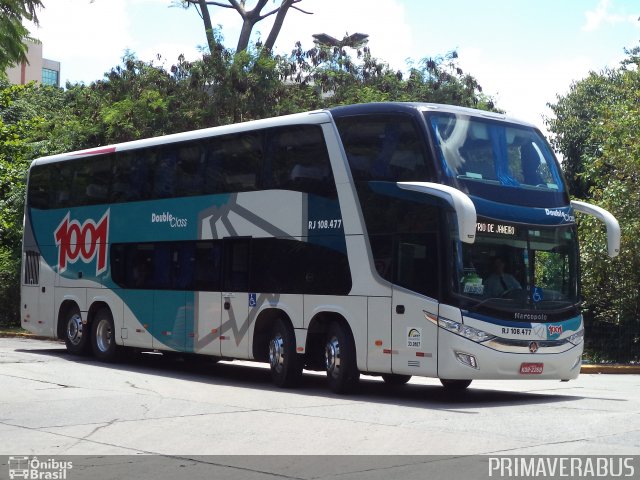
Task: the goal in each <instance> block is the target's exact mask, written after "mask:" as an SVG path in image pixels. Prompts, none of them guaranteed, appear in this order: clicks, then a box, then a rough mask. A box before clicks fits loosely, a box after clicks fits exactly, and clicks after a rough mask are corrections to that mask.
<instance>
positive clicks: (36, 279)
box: [24, 251, 40, 285]
mask: <svg viewBox="0 0 640 480" xmlns="http://www.w3.org/2000/svg"><path fill="white" fill-rule="evenodd" d="M24 253H25V259H24V283H25V285H38V283H40V254H39V253H38V252H32V251H26V252H24Z"/></svg>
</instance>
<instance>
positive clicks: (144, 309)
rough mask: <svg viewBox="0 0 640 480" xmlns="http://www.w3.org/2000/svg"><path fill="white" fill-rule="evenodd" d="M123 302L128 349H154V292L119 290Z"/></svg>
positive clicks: (118, 293)
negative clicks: (152, 331)
mask: <svg viewBox="0 0 640 480" xmlns="http://www.w3.org/2000/svg"><path fill="white" fill-rule="evenodd" d="M115 292H116V294H117V295H118V296H119V297H120V298H122V300H123V312H122V316H123V318H122V323H123V328H124V329H125V332H123V334H122V338H123V344H124V345H125V346H127V347H138V348H152V347H153V337H152V336H151V327H152V321H153V292H152V291H150V290H125V289H121V290H117V291H115Z"/></svg>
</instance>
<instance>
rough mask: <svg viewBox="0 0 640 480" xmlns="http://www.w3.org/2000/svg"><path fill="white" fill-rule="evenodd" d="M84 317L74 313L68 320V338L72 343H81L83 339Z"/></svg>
mask: <svg viewBox="0 0 640 480" xmlns="http://www.w3.org/2000/svg"><path fill="white" fill-rule="evenodd" d="M82 330H83V325H82V317H81V316H80V314H79V313H74V314H73V316H72V317H71V318H70V319H69V320H68V321H67V339H68V340H69V341H70V342H71V344H72V345H79V344H80V342H81V341H82Z"/></svg>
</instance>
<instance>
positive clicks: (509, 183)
mask: <svg viewBox="0 0 640 480" xmlns="http://www.w3.org/2000/svg"><path fill="white" fill-rule="evenodd" d="M427 123H428V125H429V128H430V129H431V133H432V135H433V138H434V140H435V143H436V151H437V154H438V156H439V157H440V158H439V161H440V163H441V168H442V170H443V171H444V173H445V177H447V178H449V179H450V180H451V181H452V183H453V184H454V185H456V186H458V187H459V188H460V187H463V188H464V189H466V190H468V192H469V193H471V194H477V195H479V196H488V197H491V196H492V195H491V194H492V193H493V196H496V195H502V194H503V193H504V191H505V190H504V188H500V189H499V190H500V191H502V192H503V193H502V194H498V191H499V190H498V189H496V188H492V187H510V189H511V190H512V191H513V190H518V191H519V194H518V195H521V198H523V197H522V195H524V197H525V198H526V197H528V198H530V199H533V198H535V195H536V194H540V193H542V194H545V193H546V194H548V193H551V194H555V195H554V196H558V194H563V193H564V192H565V186H564V182H563V179H562V175H561V174H560V171H559V168H558V164H557V162H556V160H555V157H554V156H553V154H552V153H551V150H550V149H549V147H548V145H547V143H546V142H545V140H544V138H543V137H542V136H541V135H540V133H539V132H538V131H537V130H535V129H533V128H531V127H527V126H524V125H517V124H511V123H505V122H496V121H491V120H488V119H484V118H474V117H468V116H464V115H460V114H453V113H431V114H428V116H427ZM523 192H525V193H523ZM562 196H563V195H562ZM492 199H493V200H497V201H501V200H500V198H492ZM504 200H505V198H504V197H502V201H504ZM515 203H521V202H517V201H516V202H515Z"/></svg>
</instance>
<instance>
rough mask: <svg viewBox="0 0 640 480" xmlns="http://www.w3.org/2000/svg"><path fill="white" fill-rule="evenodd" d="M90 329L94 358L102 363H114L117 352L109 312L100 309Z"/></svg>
mask: <svg viewBox="0 0 640 480" xmlns="http://www.w3.org/2000/svg"><path fill="white" fill-rule="evenodd" d="M92 327H93V328H92V333H93V335H91V338H92V340H93V341H92V344H91V346H92V348H93V354H94V355H95V357H96V358H97V359H98V360H102V361H103V362H113V361H115V360H116V359H117V357H118V353H119V351H118V345H116V339H115V328H114V325H113V316H112V315H111V312H110V311H109V310H108V309H106V308H102V309H100V310H99V311H98V312H97V313H96V316H95V318H94V319H93V323H92Z"/></svg>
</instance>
